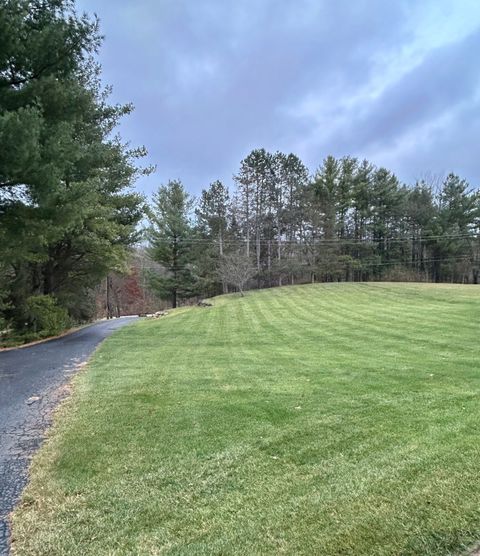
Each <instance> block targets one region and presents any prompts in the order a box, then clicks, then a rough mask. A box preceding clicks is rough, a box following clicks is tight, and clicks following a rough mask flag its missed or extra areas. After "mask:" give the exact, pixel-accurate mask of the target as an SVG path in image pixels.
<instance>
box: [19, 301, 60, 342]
mask: <svg viewBox="0 0 480 556" xmlns="http://www.w3.org/2000/svg"><path fill="white" fill-rule="evenodd" d="M26 308H27V318H28V327H29V328H30V329H31V330H32V331H33V333H34V334H36V335H38V337H46V336H54V335H55V334H59V333H60V332H62V331H63V330H65V329H66V328H68V326H69V325H70V319H69V317H68V313H67V311H66V309H64V308H63V307H60V306H59V305H57V300H56V299H55V298H54V297H52V296H51V295H32V296H31V297H29V298H28V299H27V303H26Z"/></svg>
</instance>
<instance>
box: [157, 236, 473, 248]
mask: <svg viewBox="0 0 480 556" xmlns="http://www.w3.org/2000/svg"><path fill="white" fill-rule="evenodd" d="M438 239H446V240H456V239H458V240H460V239H468V240H472V241H478V240H480V236H477V235H472V234H444V235H436V236H419V237H413V236H410V237H405V238H397V237H386V238H383V239H374V238H358V239H354V238H310V239H306V240H289V239H281V240H280V241H279V240H278V238H272V239H270V240H267V239H261V240H256V239H255V238H250V239H248V240H247V239H246V238H238V239H223V240H222V243H223V244H224V245H235V244H238V243H243V244H246V243H247V242H250V244H251V245H253V246H255V245H258V244H260V245H271V246H277V245H278V244H280V245H298V246H311V245H321V244H329V243H331V244H333V245H345V244H351V245H357V244H360V245H361V244H362V243H367V244H372V243H379V244H391V243H407V242H412V243H413V242H415V243H418V242H420V243H423V242H428V241H434V240H438ZM155 242H156V243H168V244H171V243H172V240H170V239H161V238H156V239H155ZM176 243H177V244H190V243H192V244H197V243H198V244H209V245H218V244H219V243H220V240H218V239H214V238H180V239H177V241H176Z"/></svg>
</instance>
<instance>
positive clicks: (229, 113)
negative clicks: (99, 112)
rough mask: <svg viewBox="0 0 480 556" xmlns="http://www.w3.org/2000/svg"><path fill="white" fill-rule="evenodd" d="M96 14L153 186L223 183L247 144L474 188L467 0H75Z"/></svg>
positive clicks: (479, 180)
mask: <svg viewBox="0 0 480 556" xmlns="http://www.w3.org/2000/svg"><path fill="white" fill-rule="evenodd" d="M77 6H78V8H79V9H80V10H85V11H87V12H89V13H93V12H95V13H97V15H98V16H99V18H100V20H101V27H102V32H103V34H104V35H105V43H104V45H103V48H102V50H101V53H100V61H101V63H102V65H103V74H104V80H105V82H106V83H109V84H111V85H112V86H113V91H114V92H113V100H114V101H115V102H129V101H131V102H133V103H134V105H135V107H136V110H135V112H134V113H133V115H131V116H129V117H128V119H127V120H126V121H125V122H124V124H123V125H122V129H121V133H122V136H123V137H124V138H125V139H128V140H130V141H131V142H132V144H137V145H138V144H144V145H145V146H146V147H147V149H148V150H149V162H151V163H152V164H155V165H156V166H157V172H156V173H155V174H154V175H153V176H150V177H149V178H145V179H143V180H142V181H141V182H140V183H139V188H140V189H142V190H143V191H144V192H145V193H147V194H148V193H151V192H152V191H153V190H154V189H156V188H157V187H158V185H159V184H161V183H165V182H166V181H167V180H168V179H170V178H180V179H181V180H182V181H183V183H184V184H185V186H186V187H187V189H188V190H190V191H191V192H192V193H199V192H200V190H201V189H202V188H203V187H205V186H207V185H208V184H209V183H210V182H211V181H213V180H215V179H219V178H220V179H222V180H224V181H225V183H226V184H229V185H230V184H231V177H232V174H233V173H234V172H236V170H237V168H238V166H239V162H240V160H241V159H242V158H243V157H244V156H245V155H246V154H248V152H250V150H251V149H253V148H256V147H265V148H266V149H269V150H272V151H274V150H277V149H278V150H282V151H284V152H294V153H296V154H298V155H299V156H300V157H301V158H302V159H303V161H304V162H305V163H306V164H307V166H308V167H309V168H310V169H311V170H312V171H313V170H315V168H316V167H317V166H318V165H319V164H320V162H321V160H322V159H323V158H324V157H325V156H327V155H328V154H333V155H335V156H342V155H352V156H357V157H362V158H363V157H366V158H368V159H369V160H370V161H372V162H374V163H375V164H377V165H384V166H387V167H388V168H390V169H391V170H393V171H395V172H396V173H397V175H398V176H399V177H400V178H401V179H402V180H404V181H406V182H408V183H411V182H414V181H415V179H417V178H421V177H424V176H426V175H440V174H444V173H446V172H449V171H455V172H456V173H459V174H460V175H462V176H463V177H466V178H467V179H468V180H469V181H470V182H471V184H472V185H475V186H477V185H480V152H479V148H478V147H479V144H478V140H479V137H480V71H479V69H480V63H479V53H480V2H479V1H478V0H388V1H386V0H122V1H121V2H119V1H118V0H102V1H101V2H100V1H99V0H77Z"/></svg>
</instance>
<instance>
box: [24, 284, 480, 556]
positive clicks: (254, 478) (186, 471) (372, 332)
mask: <svg viewBox="0 0 480 556" xmlns="http://www.w3.org/2000/svg"><path fill="white" fill-rule="evenodd" d="M214 303H215V306H214V307H211V308H208V309H203V308H196V307H195V308H191V309H186V310H181V311H180V312H179V313H178V314H173V315H171V316H169V317H167V318H165V319H164V320H160V321H151V322H148V321H145V322H141V323H139V324H137V325H135V326H133V327H129V328H128V329H125V330H122V331H120V332H118V333H117V334H115V335H114V336H112V337H111V338H110V339H109V340H107V341H106V342H105V343H104V344H103V345H102V346H101V348H100V349H99V350H98V352H97V353H96V355H95V357H94V359H93V360H92V362H91V364H90V365H89V368H88V370H87V372H85V373H82V374H81V375H79V376H77V377H76V379H75V392H74V395H73V396H72V398H71V399H70V400H69V401H68V402H67V403H66V404H65V405H64V406H63V407H62V409H61V410H60V412H59V414H58V416H57V419H56V425H55V427H54V429H53V431H52V433H51V435H50V438H49V440H48V442H46V443H45V445H44V447H43V448H42V449H41V451H40V453H39V454H38V455H37V456H36V457H35V460H34V462H33V466H32V472H31V482H30V485H29V486H28V488H27V490H26V492H25V494H24V497H23V503H22V505H21V506H20V507H19V508H18V509H17V511H16V512H15V514H14V516H13V525H14V528H13V531H14V538H15V540H14V550H15V553H16V554H21V555H22V556H23V555H30V554H32V555H33V554H35V555H39V554H45V555H46V554H49V555H56V554H58V555H60V554H69V555H75V554H82V555H101V554H109V555H113V554H115V555H116V554H118V555H120V554H195V555H196V554H260V553H261V554H278V553H285V554H322V555H339V554H345V555H347V554H356V555H357V556H359V555H368V556H373V555H393V554H402V555H408V554H412V555H413V554H416V555H422V556H427V555H435V556H438V555H441V554H461V553H462V552H463V551H465V550H466V549H467V548H468V547H469V546H471V545H472V544H473V543H474V542H475V541H477V540H478V539H479V538H480V480H479V477H480V457H479V455H480V454H479V447H478V434H479V425H480V414H479V411H478V410H479V386H480V372H479V358H478V338H479V337H480V324H479V318H478V317H479V315H480V288H478V287H475V286H454V285H427V284H380V283H378V284H325V285H317V286H299V287H287V288H278V289H272V290H263V291H257V292H250V293H249V294H248V295H247V296H246V297H245V298H239V297H236V296H225V297H220V298H217V299H215V301H214Z"/></svg>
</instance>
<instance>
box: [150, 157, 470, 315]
mask: <svg viewBox="0 0 480 556" xmlns="http://www.w3.org/2000/svg"><path fill="white" fill-rule="evenodd" d="M233 184H234V187H233V189H232V191H230V190H229V188H227V187H226V185H224V184H223V183H221V182H220V181H215V182H213V183H212V184H210V186H209V187H208V188H206V189H204V190H203V191H202V193H201V195H200V197H199V199H198V200H197V201H196V202H195V201H194V199H193V198H192V197H191V196H190V195H189V194H188V193H187V191H186V190H185V188H184V186H183V185H182V183H181V182H179V181H171V182H169V183H168V184H167V185H165V186H162V187H161V188H160V189H159V191H158V192H157V194H156V195H155V197H154V203H153V207H152V209H151V211H150V221H151V227H150V230H149V234H148V235H149V242H150V255H151V257H152V259H153V260H155V261H157V262H158V263H160V264H161V265H162V266H163V268H164V269H165V270H166V274H165V275H164V276H161V275H159V274H158V273H156V274H155V276H153V277H152V281H153V283H154V284H155V287H156V290H157V291H158V292H159V294H160V295H162V296H164V297H170V298H171V299H172V303H173V304H174V305H175V304H176V302H177V298H179V297H180V298H183V299H185V298H188V297H190V296H191V295H198V294H203V295H213V294H218V293H222V292H226V291H228V287H229V286H230V287H231V286H234V287H236V289H243V287H245V285H246V284H249V286H250V287H258V288H262V287H272V286H277V285H278V286H281V285H283V284H298V283H306V282H316V281H322V282H324V281H368V280H409V281H413V280H415V281H432V282H461V283H475V284H477V283H478V281H479V272H480V238H479V228H480V195H479V193H478V192H477V191H475V190H473V189H472V188H471V187H470V186H469V184H468V183H467V182H466V181H465V180H463V179H461V178H460V177H459V176H457V175H454V174H449V175H448V176H446V178H445V179H443V180H442V181H439V180H421V181H418V182H417V183H416V184H414V185H413V186H407V185H405V184H402V183H401V182H400V181H399V180H398V178H397V177H396V176H395V174H394V173H392V172H391V171H389V170H387V169H385V168H378V167H376V166H375V165H373V164H372V163H370V162H368V161H367V160H358V159H356V158H352V157H343V158H340V159H338V158H335V157H333V156H328V157H327V158H325V160H324V161H323V162H322V163H321V165H320V166H319V168H318V169H317V171H316V172H315V173H314V174H313V175H311V174H310V172H309V170H308V168H307V167H306V166H305V164H304V163H303V162H302V161H301V160H300V159H299V157H298V156H296V155H294V154H288V155H287V154H284V153H281V152H276V153H270V152H267V151H266V150H265V149H255V150H253V151H252V152H251V153H250V154H249V155H248V156H247V157H245V159H244V160H242V161H241V163H240V168H239V170H238V172H237V173H236V174H235V175H234V177H233Z"/></svg>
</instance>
